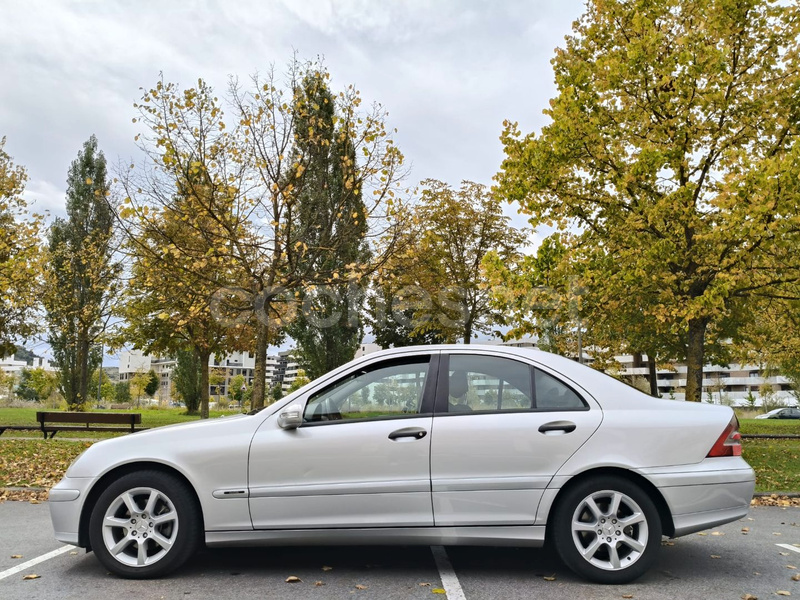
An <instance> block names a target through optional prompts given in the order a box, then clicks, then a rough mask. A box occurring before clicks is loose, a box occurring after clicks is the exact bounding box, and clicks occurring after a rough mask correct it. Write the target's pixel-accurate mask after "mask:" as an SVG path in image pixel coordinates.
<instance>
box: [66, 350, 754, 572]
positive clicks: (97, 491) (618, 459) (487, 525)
mask: <svg viewBox="0 0 800 600" xmlns="http://www.w3.org/2000/svg"><path fill="white" fill-rule="evenodd" d="M741 452H742V447H741V442H740V436H739V432H738V422H737V420H736V417H735V416H734V414H733V411H732V410H731V409H730V408H729V407H725V406H715V405H710V404H705V403H693V402H676V401H674V400H663V399H656V398H653V397H650V396H647V395H645V394H643V393H641V392H639V391H638V390H636V389H634V388H632V387H630V386H628V385H626V384H624V383H622V382H620V381H618V380H616V379H613V378H611V377H609V376H607V375H605V374H603V373H600V372H598V371H596V370H594V369H591V368H589V367H586V366H584V365H580V364H578V363H576V362H574V361H571V360H568V359H566V358H563V357H560V356H556V355H553V354H548V353H545V352H540V351H537V350H529V349H516V348H506V347H502V346H477V345H469V346H465V345H450V346H424V347H415V348H400V349H394V350H386V351H383V352H378V353H375V354H369V355H366V356H364V357H362V358H360V359H358V360H355V361H353V362H351V363H348V364H346V365H344V366H342V367H340V368H338V369H336V370H334V371H332V372H331V373H329V374H328V375H325V376H323V377H321V378H319V379H317V380H315V381H313V382H311V383H309V384H307V385H306V386H304V387H302V388H300V389H299V390H297V391H296V392H294V393H292V394H290V395H288V396H287V397H286V398H284V399H282V400H280V401H278V402H276V403H275V404H272V405H271V406H268V407H266V408H264V409H263V410H261V411H257V412H253V413H250V414H248V415H239V416H232V417H226V418H224V419H216V420H207V421H199V422H197V421H196V422H192V423H189V424H183V425H177V426H171V427H164V428H159V429H151V430H149V431H144V432H141V433H136V434H133V435H128V436H124V437H120V438H115V439H110V440H105V441H102V442H98V443H96V444H94V445H93V446H91V447H90V448H89V449H87V450H86V451H85V452H84V453H83V454H82V455H81V456H80V457H79V458H78V459H77V460H76V461H75V462H74V463H73V464H72V465H71V466H70V468H69V469H68V471H67V473H66V476H65V477H64V479H62V481H61V482H60V483H58V485H56V486H55V487H54V488H53V489H52V490H51V492H50V509H51V514H52V520H53V525H54V528H55V536H56V538H57V539H59V540H61V541H63V542H66V543H70V544H76V545H78V546H80V547H83V548H90V549H92V550H93V551H94V552H95V554H96V555H97V558H98V559H99V560H100V562H101V563H102V564H103V565H104V566H105V567H106V568H107V569H108V570H109V571H111V572H113V573H116V574H117V575H120V576H123V577H130V578H147V577H158V576H162V575H165V574H167V573H169V572H171V571H173V570H175V569H177V568H178V567H179V566H181V565H182V564H183V563H184V562H185V561H186V560H187V559H188V558H189V557H190V556H191V555H192V554H193V553H194V551H195V550H196V549H197V548H198V547H199V546H201V545H203V544H205V545H207V546H242V545H266V544H272V545H281V544H292V545H296V544H444V545H457V544H468V545H512V546H540V545H542V544H543V543H544V542H545V541H546V540H552V542H553V544H554V546H555V548H556V550H557V551H558V554H559V555H560V556H561V558H562V559H563V561H564V562H565V563H566V564H567V565H568V566H569V567H570V568H572V569H573V570H574V571H575V572H577V573H579V574H580V575H582V576H584V577H586V578H588V579H590V580H593V581H598V582H604V583H624V582H628V581H631V580H633V579H635V578H637V577H639V576H640V575H642V574H643V573H644V572H645V571H647V569H648V568H650V567H651V566H652V565H653V564H654V563H655V561H656V560H657V553H658V551H659V547H660V545H661V538H662V535H666V536H669V537H678V536H683V535H687V534H690V533H693V532H696V531H700V530H702V529H707V528H710V527H715V526H717V525H720V524H723V523H727V522H729V521H734V520H736V519H740V518H742V517H743V516H744V515H746V514H747V510H748V507H749V505H750V499H751V497H752V494H753V489H754V484H755V476H754V473H753V470H752V469H751V468H750V467H749V465H748V464H747V463H746V462H745V461H744V460H743V459H742V456H741Z"/></svg>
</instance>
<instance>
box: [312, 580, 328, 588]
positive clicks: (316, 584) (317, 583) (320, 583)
mask: <svg viewBox="0 0 800 600" xmlns="http://www.w3.org/2000/svg"><path fill="white" fill-rule="evenodd" d="M314 585H315V586H317V587H319V586H321V585H325V584H324V583H322V582H321V581H315V582H314Z"/></svg>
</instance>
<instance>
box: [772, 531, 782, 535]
mask: <svg viewBox="0 0 800 600" xmlns="http://www.w3.org/2000/svg"><path fill="white" fill-rule="evenodd" d="M772 535H780V533H779V532H777V531H773V532H772Z"/></svg>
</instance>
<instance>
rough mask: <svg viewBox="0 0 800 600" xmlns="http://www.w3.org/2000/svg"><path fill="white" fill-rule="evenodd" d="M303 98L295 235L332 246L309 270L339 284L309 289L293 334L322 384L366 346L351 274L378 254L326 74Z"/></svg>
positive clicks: (315, 256) (307, 84) (316, 77)
mask: <svg viewBox="0 0 800 600" xmlns="http://www.w3.org/2000/svg"><path fill="white" fill-rule="evenodd" d="M301 97H302V102H299V103H297V104H296V106H297V107H298V111H297V114H296V115H295V129H296V131H297V138H296V144H297V150H296V151H297V154H298V156H306V164H307V166H306V168H305V171H304V179H305V181H304V185H303V187H302V189H301V191H300V193H299V194H298V196H297V200H296V203H297V208H296V210H297V232H296V233H295V236H296V237H297V241H298V242H302V243H305V244H307V245H308V246H309V247H313V248H329V249H330V250H328V251H326V252H317V253H312V254H309V255H307V256H304V257H303V258H302V259H301V261H303V262H305V263H307V264H306V265H305V267H304V268H305V269H306V270H307V271H308V272H309V273H313V274H316V273H324V274H326V275H327V277H329V278H330V279H331V281H329V282H328V283H325V284H323V285H321V286H309V287H307V288H306V289H305V290H303V291H301V296H302V309H301V310H300V311H298V313H297V317H296V318H295V320H294V321H293V322H292V323H291V325H290V326H289V328H288V333H289V335H291V336H292V338H294V340H295V342H296V343H297V353H296V355H295V357H296V359H297V361H298V363H299V364H300V366H301V367H302V368H303V369H304V370H305V372H306V375H307V376H308V377H309V378H311V379H315V378H317V377H319V376H320V375H323V374H325V373H327V372H328V371H330V370H332V369H334V368H336V367H338V366H341V365H343V364H344V363H346V362H347V361H349V360H352V358H353V356H354V355H355V352H356V349H357V348H358V345H359V343H360V342H361V338H362V337H363V333H364V328H363V323H362V318H361V309H362V306H363V294H362V293H361V291H360V289H359V285H358V283H359V280H358V278H357V277H352V276H350V277H348V275H347V274H348V272H351V271H352V270H353V267H354V266H355V265H361V264H365V263H366V262H367V261H368V260H369V256H370V250H369V247H368V244H367V242H366V235H367V219H366V206H365V205H364V200H363V198H362V195H361V183H360V178H359V174H358V166H357V164H358V163H357V160H356V155H355V146H354V144H353V141H352V140H351V139H350V135H351V131H350V128H349V127H347V125H346V124H345V125H344V126H337V121H338V119H339V116H338V115H337V114H336V104H335V98H334V96H333V94H332V93H331V90H330V88H329V87H328V84H327V81H326V79H325V78H324V77H323V76H322V74H321V73H319V72H314V73H309V74H308V75H306V77H305V78H304V79H303V81H302V95H301ZM342 232H346V235H342ZM337 238H341V239H337ZM334 276H335V278H334Z"/></svg>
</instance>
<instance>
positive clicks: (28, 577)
mask: <svg viewBox="0 0 800 600" xmlns="http://www.w3.org/2000/svg"><path fill="white" fill-rule="evenodd" d="M39 577H41V575H37V574H36V573H31V574H30V575H23V576H22V578H23V579H39Z"/></svg>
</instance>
